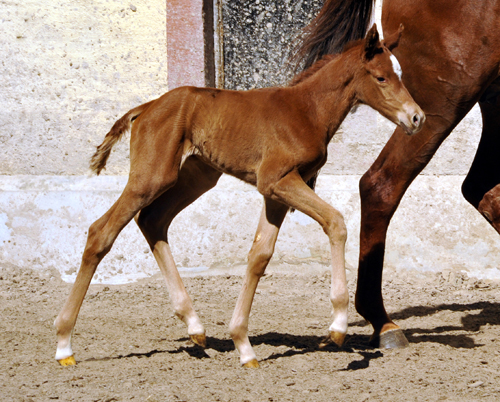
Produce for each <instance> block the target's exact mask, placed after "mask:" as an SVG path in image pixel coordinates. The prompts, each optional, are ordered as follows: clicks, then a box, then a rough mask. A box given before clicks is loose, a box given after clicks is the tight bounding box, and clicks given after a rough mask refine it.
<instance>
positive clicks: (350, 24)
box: [293, 0, 375, 68]
mask: <svg viewBox="0 0 500 402" xmlns="http://www.w3.org/2000/svg"><path fill="white" fill-rule="evenodd" d="M374 3H375V1H374V0H325V3H324V5H323V7H322V8H321V10H320V12H319V14H318V15H317V16H316V17H315V18H314V19H313V20H312V21H311V23H310V24H309V25H307V26H306V27H305V28H304V31H303V32H304V34H303V36H302V38H301V39H302V43H301V44H300V45H298V46H297V48H296V50H295V52H294V55H293V61H295V62H296V63H297V65H299V64H300V63H301V62H302V61H303V62H304V65H303V68H308V67H310V66H311V65H313V64H314V62H315V61H317V60H319V59H320V58H321V57H323V56H324V55H326V54H337V53H340V52H342V49H343V48H344V46H345V45H346V44H347V43H348V42H350V41H352V40H357V39H362V38H364V37H365V35H366V32H367V31H368V29H369V28H370V27H369V24H370V21H371V19H372V13H373V11H374V7H373V6H374Z"/></svg>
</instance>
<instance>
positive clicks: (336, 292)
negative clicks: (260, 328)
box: [271, 171, 349, 346]
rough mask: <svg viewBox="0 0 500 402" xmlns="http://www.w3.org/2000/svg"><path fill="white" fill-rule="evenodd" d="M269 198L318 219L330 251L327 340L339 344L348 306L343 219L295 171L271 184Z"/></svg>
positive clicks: (340, 343) (344, 327) (342, 334)
mask: <svg viewBox="0 0 500 402" xmlns="http://www.w3.org/2000/svg"><path fill="white" fill-rule="evenodd" d="M271 197H272V198H273V199H276V200H279V201H281V202H283V203H285V204H287V205H289V206H290V207H292V208H295V209H297V210H298V211H301V212H303V213H305V214H306V215H308V216H310V217H311V218H312V219H314V220H315V221H317V222H318V223H319V224H320V225H321V227H322V228H323V230H324V231H325V233H326V234H327V236H328V239H329V240H330V247H331V251H332V283H331V290H330V300H331V302H332V306H333V323H332V325H330V328H329V330H330V333H329V336H328V338H327V340H326V342H327V343H329V342H333V343H335V344H337V345H338V346H341V345H342V344H343V342H344V339H345V336H346V333H347V309H348V305H349V293H348V291H347V280H346V275H345V242H346V239H347V229H346V226H345V223H344V218H343V216H342V214H341V213H340V212H339V211H337V210H336V209H335V208H333V207H332V206H331V205H330V204H328V203H326V202H325V201H323V200H322V199H321V198H320V197H319V196H318V195H317V194H316V193H315V192H314V191H313V190H311V189H310V188H309V186H307V184H306V183H305V182H304V180H303V179H302V177H301V176H300V175H299V173H298V172H297V171H292V172H290V173H288V174H287V175H286V176H284V177H283V178H282V179H281V180H279V181H278V183H276V184H275V185H274V186H272V194H271ZM324 342H325V341H323V344H324Z"/></svg>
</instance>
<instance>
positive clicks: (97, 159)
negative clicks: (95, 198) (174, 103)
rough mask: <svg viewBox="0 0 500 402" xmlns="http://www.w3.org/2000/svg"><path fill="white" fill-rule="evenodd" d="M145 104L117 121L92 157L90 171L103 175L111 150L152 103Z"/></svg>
mask: <svg viewBox="0 0 500 402" xmlns="http://www.w3.org/2000/svg"><path fill="white" fill-rule="evenodd" d="M152 102H153V101H151V102H148V103H144V104H143V105H141V106H137V107H136V108H134V109H132V110H129V111H128V112H127V113H125V115H124V116H123V117H122V118H121V119H119V120H117V121H116V122H115V124H113V127H111V130H109V133H107V134H106V137H104V141H103V142H102V144H101V145H99V146H98V147H97V150H96V152H95V154H94V156H92V159H91V160H90V169H91V170H92V171H94V172H95V173H96V174H97V175H99V173H101V170H102V169H104V167H105V166H106V162H107V161H108V158H109V154H110V153H111V148H113V146H114V145H115V144H116V143H117V142H118V141H119V140H120V138H121V137H122V136H123V134H125V133H126V132H127V131H129V130H130V127H131V125H132V122H133V121H134V120H135V119H136V118H137V117H139V115H140V114H141V113H142V112H143V111H144V110H146V109H147V108H148V106H149V105H150V104H151V103H152Z"/></svg>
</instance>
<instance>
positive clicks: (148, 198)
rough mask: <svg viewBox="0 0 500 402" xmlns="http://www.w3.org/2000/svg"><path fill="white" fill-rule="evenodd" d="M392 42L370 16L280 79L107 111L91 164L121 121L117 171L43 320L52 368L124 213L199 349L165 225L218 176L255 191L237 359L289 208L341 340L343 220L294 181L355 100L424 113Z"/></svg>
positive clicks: (310, 168)
mask: <svg viewBox="0 0 500 402" xmlns="http://www.w3.org/2000/svg"><path fill="white" fill-rule="evenodd" d="M398 39H399V37H398ZM398 39H397V40H398ZM397 40H394V41H393V43H392V44H391V45H390V46H389V45H387V47H386V45H385V44H384V43H381V42H380V40H379V35H378V32H377V28H376V26H375V25H374V26H373V27H372V28H371V29H370V30H369V32H368V33H367V35H366V38H365V39H363V40H360V41H358V42H355V43H353V44H351V45H349V46H348V48H346V50H345V51H344V52H343V53H342V54H340V55H338V56H335V57H330V59H327V60H322V61H320V62H318V64H317V65H315V66H314V67H312V69H311V70H308V71H306V72H304V73H303V74H302V75H301V76H299V77H298V78H297V79H296V80H295V81H294V84H293V85H291V86H289V87H285V88H267V89H258V90H251V91H229V90H218V89H211V88H193V87H182V88H177V89H175V90H172V91H170V92H168V93H166V94H165V95H163V96H161V97H160V98H158V99H156V100H154V101H151V102H149V103H146V104H144V105H141V106H138V107H136V108H135V109H132V110H131V111H129V112H128V113H127V114H125V115H124V116H123V117H122V118H121V119H120V120H118V121H117V122H116V123H115V124H114V126H113V128H112V129H111V131H110V132H109V133H108V134H107V135H106V137H105V139H104V142H103V143H102V144H101V145H100V146H99V147H98V148H97V152H96V153H95V155H94V156H93V158H92V162H91V168H92V169H93V170H94V171H95V172H96V173H97V174H99V173H100V171H101V170H102V169H103V168H104V166H105V164H106V161H107V159H108V157H109V154H110V152H111V148H112V147H113V145H114V144H115V143H116V142H117V141H118V140H119V139H120V137H121V136H122V135H123V134H124V133H125V132H126V131H127V130H128V129H129V128H130V127H131V126H132V134H131V139H130V175H129V180H128V183H127V185H126V187H125V189H124V191H123V193H122V194H121V196H120V197H119V199H118V200H117V201H116V203H115V204H114V205H113V206H112V207H111V208H110V209H109V211H108V212H106V213H105V214H104V216H102V217H101V218H100V219H99V220H97V221H96V222H95V223H93V224H92V225H91V227H90V229H89V234H88V239H87V244H86V246H85V251H84V253H83V258H82V263H81V267H80V270H79V271H78V275H77V278H76V281H75V283H74V285H73V288H72V289H71V293H70V295H69V297H68V300H67V302H66V304H65V305H64V307H63V308H62V310H61V312H60V314H59V315H58V317H57V318H56V320H55V327H56V329H57V336H58V345H57V353H56V359H57V360H58V361H59V362H60V363H61V364H62V365H71V364H75V359H74V357H73V351H72V348H71V333H72V330H73V328H74V326H75V322H76V319H77V316H78V312H79V310H80V307H81V305H82V302H83V299H84V297H85V294H86V292H87V289H88V286H89V284H90V281H91V279H92V276H93V274H94V272H95V270H96V268H97V265H98V264H99V262H100V261H101V260H102V258H103V257H104V256H105V255H106V253H107V252H108V251H109V250H110V249H111V246H112V245H113V242H114V240H115V239H116V237H117V236H118V234H119V233H120V231H121V230H122V229H123V228H124V226H125V225H127V224H128V223H129V222H130V220H132V218H134V217H135V218H136V221H137V223H138V225H139V227H140V229H141V231H142V233H143V234H144V236H145V237H146V239H147V241H148V243H149V245H150V247H151V250H152V251H153V254H154V256H155V258H156V261H157V262H158V265H159V266H160V269H161V271H162V273H163V274H164V276H165V279H166V282H167V287H168V291H169V294H170V297H171V299H172V304H173V307H174V310H175V313H176V315H177V316H178V317H179V318H180V319H181V320H182V321H184V323H185V324H186V325H187V331H188V334H189V335H190V337H191V339H192V340H193V342H194V343H196V344H198V345H201V346H205V329H204V327H203V325H202V324H201V322H200V319H199V318H198V315H197V314H196V312H195V311H194V309H193V305H192V301H191V299H190V297H189V295H188V294H187V292H186V289H185V288H184V285H183V283H182V280H181V278H180V276H179V273H178V271H177V268H176V266H175V263H174V260H173V257H172V253H171V251H170V247H169V244H168V236H167V231H168V227H169V225H170V223H171V221H172V219H173V218H174V217H175V216H176V215H177V214H178V213H179V212H180V211H181V210H182V209H183V208H185V207H186V206H187V205H189V204H191V203H192V202H193V201H194V200H196V199H197V198H198V197H199V196H200V195H201V194H203V193H204V192H206V191H208V190H209V189H211V188H212V187H214V186H215V185H216V183H217V180H218V179H219V177H220V176H221V174H222V173H227V174H230V175H233V176H235V177H237V178H239V179H241V180H243V181H245V182H247V183H250V184H253V185H254V186H256V187H257V189H258V191H259V192H260V193H261V194H262V195H263V196H264V209H263V211H262V215H261V217H260V222H259V225H258V228H257V233H256V235H255V239H254V241H253V245H252V248H251V250H250V252H249V255H248V268H247V271H246V276H245V279H244V283H243V288H242V290H241V293H240V295H239V298H238V301H237V303H236V308H235V310H234V313H233V317H232V320H231V323H230V325H229V329H230V334H231V337H232V339H233V341H234V343H235V346H236V348H237V349H238V351H239V354H240V361H241V363H242V364H243V365H245V366H247V367H257V366H258V363H257V357H256V355H255V353H254V351H253V349H252V346H251V345H250V341H249V339H248V319H249V315H250V308H251V305H252V302H253V297H254V294H255V290H256V288H257V284H258V281H259V279H260V277H261V276H262V275H263V273H264V270H265V268H266V266H267V264H268V262H269V260H270V259H271V256H272V254H273V251H274V245H275V242H276V238H277V236H278V231H279V228H280V225H281V223H282V222H283V219H284V218H285V215H286V213H287V211H288V209H289V208H295V209H297V210H299V211H302V212H303V213H305V214H306V215H309V216H310V217H311V218H313V219H314V220H316V221H317V222H318V223H319V224H320V225H321V227H322V228H323V230H324V231H325V233H326V234H327V235H328V238H329V240H330V245H331V251H332V283H331V292H330V298H331V302H332V305H333V324H332V325H331V326H330V329H329V330H330V334H329V338H328V339H329V341H331V342H335V343H336V344H338V345H341V344H342V342H343V340H344V337H345V334H346V332H347V306H348V300H349V297H348V292H347V285H346V277H345V270H344V269H345V267H344V245H345V241H346V236H347V232H346V227H345V224H344V220H343V217H342V215H341V214H340V212H338V211H337V210H335V209H334V208H332V207H331V206H330V205H328V204H327V203H326V202H324V201H323V200H322V199H320V198H319V197H318V196H317V195H316V194H315V193H314V191H313V190H311V188H309V187H308V186H307V184H306V181H307V180H308V179H309V178H311V177H312V176H313V175H314V174H315V173H316V172H317V171H318V169H320V168H321V166H323V164H324V163H325V162H326V158H327V146H328V143H329V142H330V140H331V139H332V137H333V135H334V134H335V132H336V130H337V129H338V127H339V126H340V124H341V122H342V121H343V120H344V118H345V117H346V115H347V114H348V112H349V111H350V110H351V108H352V107H353V106H354V105H356V104H360V103H365V104H368V105H370V106H371V107H373V108H374V109H376V110H377V111H379V112H380V113H381V114H382V115H384V116H385V117H386V118H388V119H389V120H391V121H393V122H394V123H396V124H398V125H400V126H401V127H403V128H404V130H405V131H406V132H407V133H408V134H413V133H416V132H417V131H419V130H420V129H421V127H422V124H423V122H424V120H425V116H424V114H423V112H422V110H421V109H420V108H419V107H418V105H417V104H416V103H415V102H414V101H413V99H412V98H411V96H410V95H409V93H408V91H407V90H406V88H405V87H404V85H403V83H402V82H401V70H400V67H399V64H398V62H397V60H396V58H395V57H394V56H393V55H392V54H391V52H390V50H389V48H391V46H395V45H396V44H397ZM132 122H133V124H132Z"/></svg>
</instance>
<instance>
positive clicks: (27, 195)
mask: <svg viewBox="0 0 500 402" xmlns="http://www.w3.org/2000/svg"><path fill="white" fill-rule="evenodd" d="M2 7H3V9H2V15H1V16H0V30H1V35H0V42H1V46H0V60H1V62H0V71H1V73H2V77H3V78H4V85H3V86H1V87H0V103H1V105H2V109H3V110H4V118H3V120H2V122H1V123H0V125H1V128H2V129H1V130H0V269H1V267H2V266H6V265H10V264H13V265H15V266H18V267H20V268H24V267H30V268H36V269H48V268H55V269H57V270H58V271H59V272H60V273H61V274H62V276H63V278H64V279H65V280H69V281H70V280H72V279H73V278H74V275H75V273H76V270H77V268H78V266H79V263H80V258H81V253H82V251H83V247H84V244H85V238H86V231H87V229H88V227H89V225H90V224H91V223H92V222H93V221H94V220H96V219H97V218H98V217H99V216H101V214H103V213H104V212H105V211H106V210H107V208H109V207H110V206H111V204H112V203H113V202H114V201H115V200H116V198H117V197H118V196H119V194H120V192H121V190H122V189H123V187H124V185H125V182H126V180H127V176H126V175H127V172H128V163H129V161H128V141H124V142H123V143H121V144H120V145H119V146H118V147H117V149H116V151H115V152H113V154H112V156H111V158H110V161H109V163H108V169H107V170H106V172H105V175H104V176H102V177H88V176H86V174H87V166H88V159H89V158H90V156H91V155H92V153H93V152H94V150H95V146H96V145H98V144H100V142H101V141H102V139H103V138H104V135H105V134H106V132H107V131H108V130H109V128H110V127H111V125H112V124H113V122H114V121H115V120H116V119H117V118H119V117H120V116H121V115H123V114H124V113H125V112H126V111H127V110H129V109H130V108H132V107H134V106H136V105H138V104H140V103H143V102H145V101H147V100H150V99H153V98H155V97H157V96H159V95H160V94H162V93H163V92H165V91H166V89H167V88H166V64H165V63H166V54H165V52H166V51H165V49H166V46H165V35H166V34H165V3H164V1H163V0H161V1H159V0H155V1H145V0H140V1H134V2H133V4H132V5H130V4H129V3H123V2H118V1H115V0H107V1H106V0H96V1H92V2H88V1H82V0H79V1H64V0H55V1H54V2H51V3H48V2H34V1H31V0H27V1H24V2H20V1H18V2H17V3H16V2H11V3H8V4H3V5H2ZM392 130H393V125H392V124H391V123H389V122H387V121H385V120H384V119H383V118H381V117H380V116H378V115H377V114H376V113H375V112H373V111H372V110H371V109H368V108H366V107H361V108H360V109H359V111H358V112H357V113H356V114H354V115H350V116H349V117H348V119H347V121H346V122H345V124H344V125H343V127H342V129H341V130H340V131H339V133H338V134H337V135H336V137H335V138H334V140H333V142H332V144H331V145H330V150H329V151H330V156H329V160H328V163H327V165H326V166H325V168H324V169H323V171H322V174H321V176H320V179H319V182H318V193H319V194H320V195H321V196H322V197H323V198H324V199H325V200H327V201H328V202H330V203H331V204H332V205H334V206H335V207H336V208H338V209H339V210H340V211H341V212H342V213H343V214H344V215H345V218H346V222H347V226H348V230H349V239H348V244H347V265H348V270H349V277H350V278H352V277H353V276H354V273H355V269H356V267H357V258H358V249H359V242H358V236H359V215H360V212H359V204H360V202H359V194H358V181H359V177H360V175H361V174H362V173H363V172H364V171H365V170H366V169H367V168H368V167H369V166H370V165H371V163H372V162H373V160H374V159H375V157H376V156H377V155H378V153H379V152H380V150H381V149H382V147H383V144H384V143H385V142H386V141H387V139H388V138H389V137H390V135H391V133H392ZM480 131H481V127H480V116H479V111H478V109H477V108H476V109H474V110H473V111H472V112H471V113H470V114H469V115H468V116H467V117H466V119H465V120H464V121H463V122H462V124H461V125H460V126H459V127H458V128H457V129H456V130H455V132H454V133H453V134H452V135H451V136H450V138H449V139H448V140H446V141H445V143H444V144H443V146H442V148H441V149H440V151H439V152H438V154H437V155H436V156H435V158H434V159H433V161H432V162H431V164H430V165H429V167H428V168H427V169H426V170H425V171H424V172H423V174H422V175H421V176H420V177H419V178H417V180H416V181H415V183H414V184H413V185H412V186H411V187H410V189H409V191H408V193H407V195H406V197H405V198H404V199H403V201H402V203H401V206H400V208H399V209H398V211H397V213H396V215H395V217H394V220H393V223H392V225H391V228H390V232H389V239H388V248H387V256H386V269H392V270H398V271H399V270H407V269H415V270H420V271H441V270H444V269H447V270H449V269H451V270H457V271H462V270H463V271H466V272H468V273H469V274H470V275H473V276H477V277H481V278H488V277H490V278H494V277H496V278H500V271H499V270H498V268H497V266H498V265H497V262H496V261H497V259H498V255H499V251H500V250H499V248H500V243H499V239H498V235H497V234H496V232H495V231H494V230H493V229H492V228H491V227H490V226H489V225H488V224H487V223H486V221H484V219H483V218H482V217H480V216H479V214H477V212H475V210H474V209H473V208H472V207H470V206H469V205H468V204H467V203H466V202H465V201H464V200H463V199H462V196H461V194H460V184H461V182H462V181H463V178H464V175H465V174H466V172H467V170H468V167H469V165H470V163H471V161H472V158H473V156H474V151H475V147H476V144H477V142H478V140H479V135H480ZM260 208H261V197H260V196H259V195H258V193H257V192H256V191H255V190H254V189H253V188H251V187H250V186H247V185H245V184H243V183H241V182H238V181H237V180H236V179H233V178H230V177H224V178H222V179H221V182H220V184H219V186H218V187H217V188H216V189H214V190H212V191H211V192H210V193H208V194H206V195H205V196H203V197H202V198H201V199H200V200H199V201H197V202H196V203H195V204H193V205H192V206H191V207H189V208H188V209H187V210H186V211H184V212H183V213H182V214H181V215H180V216H179V217H178V218H176V220H175V221H174V223H173V225H172V231H171V235H170V239H171V243H172V250H173V253H174V256H175V258H176V261H177V262H178V265H179V267H180V269H181V270H182V271H183V272H184V273H186V274H187V273H197V272H202V271H203V272H205V273H206V272H207V270H208V272H221V271H231V272H237V273H243V271H244V267H243V266H244V264H245V260H246V254H247V252H248V250H249V248H250V245H251V241H252V239H253V232H254V230H255V228H256V226H257V221H258V217H259V213H260ZM328 267H329V246H328V242H327V238H326V236H325V235H324V234H323V232H322V230H321V229H320V228H319V225H317V224H316V223H315V222H313V221H311V219H309V218H308V217H306V216H304V215H302V214H301V213H299V212H296V213H294V214H293V215H290V216H288V217H287V219H286V221H285V224H284V226H283V229H282V233H281V234H280V237H279V240H278V244H277V248H276V255H275V258H274V259H273V262H272V266H271V268H270V269H275V270H294V271H301V272H304V271H324V270H326V269H328ZM156 272H158V270H157V268H156V265H155V263H154V260H153V257H152V254H151V253H150V252H149V251H148V247H147V244H146V242H145V240H144V239H143V238H142V236H141V234H140V233H139V231H138V230H137V228H136V226H135V224H134V223H131V224H130V225H129V226H128V227H127V228H126V229H125V230H124V232H123V233H122V235H120V237H119V238H118V240H117V242H116V243H115V246H114V248H113V250H112V251H111V252H110V254H109V255H108V256H107V257H106V258H105V260H104V261H103V263H102V264H101V266H100V267H99V269H98V272H97V275H96V281H98V282H103V283H123V282H127V281H131V280H135V279H138V278H141V277H145V276H149V275H151V274H154V273H156Z"/></svg>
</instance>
